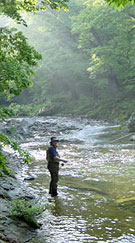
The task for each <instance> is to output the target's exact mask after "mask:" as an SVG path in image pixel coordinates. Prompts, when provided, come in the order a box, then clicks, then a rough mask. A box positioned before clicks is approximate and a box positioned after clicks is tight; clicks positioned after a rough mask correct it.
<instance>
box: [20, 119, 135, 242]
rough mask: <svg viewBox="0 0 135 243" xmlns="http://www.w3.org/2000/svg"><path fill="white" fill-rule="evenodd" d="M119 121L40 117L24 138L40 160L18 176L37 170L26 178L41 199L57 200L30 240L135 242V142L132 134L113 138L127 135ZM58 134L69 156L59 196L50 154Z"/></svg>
mask: <svg viewBox="0 0 135 243" xmlns="http://www.w3.org/2000/svg"><path fill="white" fill-rule="evenodd" d="M32 119H33V118H31V120H32ZM29 120H30V119H29ZM18 121H19V119H18ZM20 121H21V119H20ZM116 127H117V126H114V125H110V124H107V123H103V122H97V121H92V120H88V119H86V118H71V117H70V118H69V117H45V118H42V117H41V118H35V120H34V123H33V124H32V126H31V128H30V133H29V136H26V138H25V141H22V143H21V146H22V147H23V148H25V149H27V150H28V151H29V152H30V153H31V154H32V155H33V156H34V157H35V160H34V161H33V162H32V163H30V164H29V165H25V166H24V167H23V169H22V171H21V173H20V175H18V177H19V178H20V180H22V181H23V180H24V178H26V177H27V176H29V174H31V175H33V176H34V177H35V180H32V181H23V183H25V184H26V185H27V187H28V188H30V189H31V190H33V192H34V194H35V195H37V196H38V198H39V203H41V204H44V203H46V202H48V201H50V200H52V202H53V207H52V209H49V210H46V211H45V212H44V213H43V214H42V215H41V216H40V217H39V222H40V223H41V224H42V227H41V228H40V229H39V230H37V231H36V232H34V233H33V238H32V239H31V240H30V241H29V242H30V243H74V242H79V243H87V242H91V243H105V242H106V243H112V242H113V243H114V242H119V243H129V242H132V243H133V242H135V174H134V170H135V148H134V144H133V143H132V142H130V140H129V137H126V138H125V139H121V140H116V141H114V142H113V140H115V139H117V138H118V137H119V136H122V134H119V132H118V131H117V130H116ZM52 136H57V138H58V139H59V140H60V142H59V146H58V151H59V154H60V156H61V157H63V158H65V159H67V160H68V163H67V164H65V165H64V166H60V173H59V183H58V197H55V198H51V197H50V195H49V194H48V187H49V181H50V175H49V172H48V170H47V162H46V160H45V156H46V148H47V146H48V145H49V141H50V137H52Z"/></svg>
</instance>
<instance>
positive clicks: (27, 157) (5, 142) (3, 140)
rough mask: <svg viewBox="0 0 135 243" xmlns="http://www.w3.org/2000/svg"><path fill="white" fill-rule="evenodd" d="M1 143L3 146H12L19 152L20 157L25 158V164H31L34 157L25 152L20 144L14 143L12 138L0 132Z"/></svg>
mask: <svg viewBox="0 0 135 243" xmlns="http://www.w3.org/2000/svg"><path fill="white" fill-rule="evenodd" d="M0 143H1V146H6V145H8V146H10V147H11V148H12V149H13V150H15V151H17V152H18V153H19V155H20V156H22V157H24V158H25V162H27V163H28V162H30V161H31V159H32V157H31V156H30V154H29V153H28V152H27V151H24V150H23V149H22V148H21V147H20V146H19V144H18V143H17V142H16V141H14V139H12V138H10V137H9V136H7V135H5V134H4V133H2V132H0Z"/></svg>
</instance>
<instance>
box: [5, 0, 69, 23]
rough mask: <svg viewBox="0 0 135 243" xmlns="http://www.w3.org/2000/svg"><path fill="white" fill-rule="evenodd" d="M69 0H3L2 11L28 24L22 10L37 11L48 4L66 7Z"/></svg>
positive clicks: (53, 7)
mask: <svg viewBox="0 0 135 243" xmlns="http://www.w3.org/2000/svg"><path fill="white" fill-rule="evenodd" d="M68 1H69V0H55V1H54V0H49V1H48V0H44V1H39V0H1V2H0V13H2V14H4V15H7V16H9V17H11V18H12V19H15V20H16V21H17V22H18V23H23V24H24V25H26V26H27V24H26V21H25V20H24V19H23V18H22V16H21V12H22V11H26V12H37V11H40V10H45V9H46V7H47V6H50V8H52V9H55V10H59V9H61V8H64V9H66V8H67V3H68Z"/></svg>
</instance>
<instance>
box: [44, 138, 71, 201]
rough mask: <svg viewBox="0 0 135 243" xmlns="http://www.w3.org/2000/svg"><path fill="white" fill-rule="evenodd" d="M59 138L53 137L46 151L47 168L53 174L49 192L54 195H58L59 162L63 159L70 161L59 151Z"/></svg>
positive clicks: (63, 160)
mask: <svg viewBox="0 0 135 243" xmlns="http://www.w3.org/2000/svg"><path fill="white" fill-rule="evenodd" d="M58 142H59V140H58V139H57V138H56V137H52V138H51V141H50V147H49V148H48V149H47V152H46V160H47V161H48V165H47V168H48V170H49V172H50V175H51V181H50V187H49V194H51V196H52V197H55V196H57V195H58V193H57V183H58V180H59V177H58V173H59V162H60V161H62V162H64V163H66V162H68V161H67V160H65V159H61V158H60V156H59V153H58V152H57V145H58Z"/></svg>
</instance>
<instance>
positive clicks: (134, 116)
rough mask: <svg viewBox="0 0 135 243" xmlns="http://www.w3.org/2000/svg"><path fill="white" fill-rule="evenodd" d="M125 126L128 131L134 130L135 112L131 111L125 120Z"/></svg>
mask: <svg viewBox="0 0 135 243" xmlns="http://www.w3.org/2000/svg"><path fill="white" fill-rule="evenodd" d="M127 128H128V130H129V132H135V112H133V113H132V115H131V117H130V118H129V120H128V121H127Z"/></svg>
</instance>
